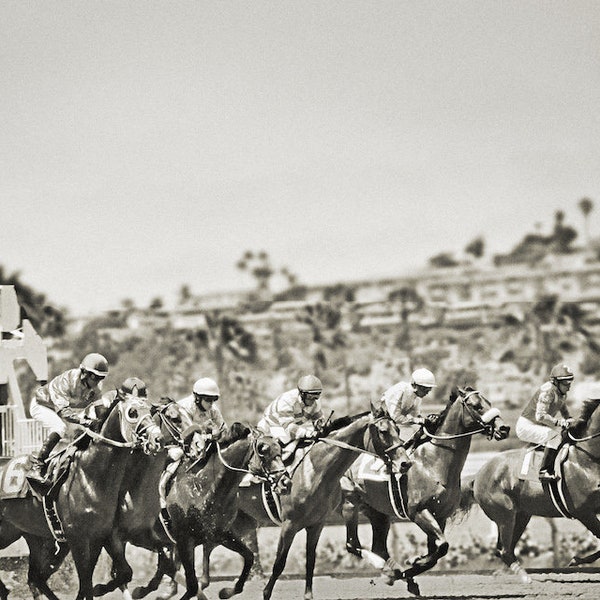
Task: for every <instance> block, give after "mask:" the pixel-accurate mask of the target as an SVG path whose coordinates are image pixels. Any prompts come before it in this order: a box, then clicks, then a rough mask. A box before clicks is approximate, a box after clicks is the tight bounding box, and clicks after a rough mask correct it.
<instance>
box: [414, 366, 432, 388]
mask: <svg viewBox="0 0 600 600" xmlns="http://www.w3.org/2000/svg"><path fill="white" fill-rule="evenodd" d="M410 381H411V383H413V384H414V385H420V386H422V387H428V388H434V387H436V386H435V377H434V376H433V373H432V372H431V371H430V370H429V369H417V370H416V371H413V374H412V375H411V377H410Z"/></svg>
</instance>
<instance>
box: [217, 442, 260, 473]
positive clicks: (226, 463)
mask: <svg viewBox="0 0 600 600" xmlns="http://www.w3.org/2000/svg"><path fill="white" fill-rule="evenodd" d="M256 443H257V442H256V440H253V441H252V451H253V452H254V453H255V454H257V452H256ZM215 445H216V447H217V456H218V457H219V460H220V461H221V464H222V465H223V466H224V467H225V468H226V469H228V470H229V471H236V472H237V473H244V474H245V475H252V476H253V477H258V478H259V479H261V480H262V481H266V482H268V483H271V477H270V475H271V474H270V473H267V472H266V471H265V469H264V468H263V472H262V473H254V472H253V471H250V470H249V469H240V468H238V467H233V466H232V465H230V464H229V463H228V462H227V461H226V460H225V459H224V458H223V454H222V452H221V445H220V444H219V442H215ZM261 467H262V463H261Z"/></svg>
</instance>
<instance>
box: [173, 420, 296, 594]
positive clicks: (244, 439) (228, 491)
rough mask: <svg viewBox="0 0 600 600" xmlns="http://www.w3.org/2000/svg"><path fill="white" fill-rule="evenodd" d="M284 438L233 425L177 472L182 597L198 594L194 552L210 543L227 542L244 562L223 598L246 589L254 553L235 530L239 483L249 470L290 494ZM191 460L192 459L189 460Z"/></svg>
mask: <svg viewBox="0 0 600 600" xmlns="http://www.w3.org/2000/svg"><path fill="white" fill-rule="evenodd" d="M281 455H282V450H281V446H280V445H279V442H278V441H277V440H276V439H275V438H273V437H271V436H270V435H265V434H263V433H261V432H260V431H258V430H256V429H250V428H249V427H247V426H245V425H243V424H242V423H233V424H232V426H231V428H230V429H229V430H228V431H227V433H226V435H225V436H224V438H222V440H220V441H218V442H211V444H210V447H209V450H208V452H207V454H206V457H205V458H204V459H201V460H200V461H194V462H192V463H191V464H187V465H186V461H184V462H183V463H182V465H181V467H180V468H179V470H178V471H177V472H176V473H175V475H174V477H173V482H172V484H171V486H170V489H169V491H168V493H167V497H166V503H167V511H168V513H169V516H170V520H171V527H170V535H171V537H172V538H173V540H174V541H175V544H176V548H177V553H178V556H179V560H180V561H181V564H182V566H183V568H184V571H185V580H186V591H185V593H184V594H183V596H182V597H181V600H188V599H189V598H191V597H193V596H196V595H198V596H199V597H200V598H202V597H203V596H204V594H203V592H202V591H199V590H198V587H199V586H198V580H197V578H196V571H195V565H194V550H195V548H196V546H198V545H200V544H204V545H205V546H208V547H210V548H213V547H215V546H218V545H223V546H225V548H228V549H229V550H232V551H234V552H237V553H238V554H240V555H241V556H242V558H243V560H244V564H243V567H242V571H241V573H240V575H239V577H238V578H237V580H236V582H235V584H234V586H233V587H225V588H223V589H221V590H220V592H219V597H220V598H230V597H231V596H233V595H235V594H239V593H241V592H242V590H243V589H244V585H245V583H246V581H247V579H248V575H249V573H250V569H251V568H252V564H253V562H254V554H253V553H252V551H251V550H250V548H248V546H247V545H246V543H245V542H244V541H243V540H242V539H241V537H240V536H238V535H237V534H236V533H235V532H234V531H233V530H232V524H233V522H234V520H235V517H236V515H237V512H238V507H239V496H238V486H239V484H240V482H241V480H242V479H243V477H244V476H245V475H247V474H251V475H252V476H254V477H256V478H258V479H259V480H260V481H264V482H267V483H268V485H269V486H271V487H272V488H273V489H275V490H276V491H277V492H278V493H282V494H284V495H285V494H287V493H289V489H290V485H291V480H290V478H289V476H288V474H287V471H286V469H285V467H284V464H283V460H282V458H281ZM187 462H188V463H189V462H190V461H189V459H187Z"/></svg>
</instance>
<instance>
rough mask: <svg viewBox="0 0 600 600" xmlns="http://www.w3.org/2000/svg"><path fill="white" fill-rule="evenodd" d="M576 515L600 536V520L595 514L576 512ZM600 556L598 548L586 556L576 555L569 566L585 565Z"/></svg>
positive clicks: (591, 530) (592, 531)
mask: <svg viewBox="0 0 600 600" xmlns="http://www.w3.org/2000/svg"><path fill="white" fill-rule="evenodd" d="M575 517H576V518H577V520H578V521H580V522H581V523H582V524H583V525H585V527H586V528H587V529H588V530H589V531H590V532H591V533H593V534H594V535H595V536H596V537H597V538H600V521H599V520H598V517H597V516H596V515H595V514H579V513H578V514H576V515H575ZM599 558H600V550H596V551H595V552H592V553H591V554H587V555H585V556H574V557H573V558H572V559H571V562H570V563H569V566H575V565H583V564H589V563H593V562H594V561H596V560H598V559H599Z"/></svg>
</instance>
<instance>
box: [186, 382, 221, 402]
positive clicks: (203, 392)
mask: <svg viewBox="0 0 600 600" xmlns="http://www.w3.org/2000/svg"><path fill="white" fill-rule="evenodd" d="M192 392H193V393H194V395H195V396H216V397H217V398H218V397H219V396H220V395H221V392H220V391H219V386H218V385H217V382H216V381H215V380H214V379H211V378H210V377H202V378H200V379H198V381H196V383H194V387H193V388H192Z"/></svg>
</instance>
